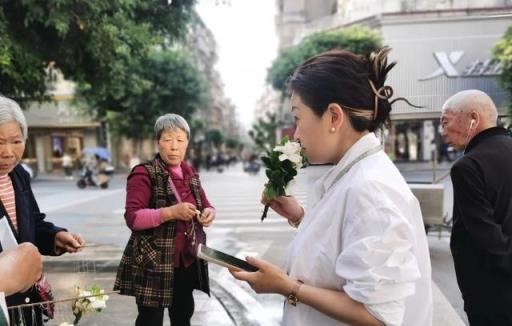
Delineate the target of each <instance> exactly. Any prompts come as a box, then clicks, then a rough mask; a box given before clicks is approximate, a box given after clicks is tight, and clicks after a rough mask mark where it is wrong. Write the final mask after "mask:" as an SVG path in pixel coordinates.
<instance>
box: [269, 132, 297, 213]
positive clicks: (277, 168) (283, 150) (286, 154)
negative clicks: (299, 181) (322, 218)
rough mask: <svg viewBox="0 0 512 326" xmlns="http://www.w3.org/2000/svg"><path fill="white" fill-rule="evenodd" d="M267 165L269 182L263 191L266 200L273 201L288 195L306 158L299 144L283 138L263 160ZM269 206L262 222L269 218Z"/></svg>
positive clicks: (286, 137)
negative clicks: (288, 187) (287, 192)
mask: <svg viewBox="0 0 512 326" xmlns="http://www.w3.org/2000/svg"><path fill="white" fill-rule="evenodd" d="M261 160H262V161H263V164H265V167H266V170H265V173H266V175H267V178H268V182H267V183H266V185H265V190H264V191H263V197H264V198H265V199H266V200H272V199H275V198H277V197H279V196H285V195H286V187H287V186H288V184H289V183H290V181H292V180H293V179H294V178H295V176H296V175H297V171H298V170H299V169H300V168H301V167H302V166H303V165H304V164H305V163H306V157H305V156H304V153H303V152H302V148H301V146H300V144H299V143H298V142H294V141H290V140H289V139H288V136H285V137H283V139H281V142H280V143H279V144H278V145H277V146H276V147H274V149H273V150H269V151H268V152H267V154H266V156H263V157H262V158H261ZM268 208H269V205H265V209H264V210H263V214H262V216H261V221H263V220H264V219H265V218H266V217H267V212H268Z"/></svg>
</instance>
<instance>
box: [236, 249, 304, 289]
mask: <svg viewBox="0 0 512 326" xmlns="http://www.w3.org/2000/svg"><path fill="white" fill-rule="evenodd" d="M246 260H247V262H248V263H249V264H251V265H253V266H255V267H256V268H258V269H259V271H257V272H254V273H251V272H245V271H234V270H230V273H231V274H232V275H233V276H234V277H235V278H236V279H238V280H241V281H246V282H247V283H249V285H250V286H251V287H252V289H253V290H254V291H256V292H257V293H278V294H282V295H285V296H286V295H288V294H290V293H291V291H292V289H293V287H294V286H295V283H296V282H295V281H294V280H293V279H292V278H290V277H289V276H288V275H286V273H285V272H283V271H282V270H281V269H280V268H279V267H277V266H275V265H272V264H270V263H268V262H266V261H264V260H261V259H257V258H254V257H247V258H246Z"/></svg>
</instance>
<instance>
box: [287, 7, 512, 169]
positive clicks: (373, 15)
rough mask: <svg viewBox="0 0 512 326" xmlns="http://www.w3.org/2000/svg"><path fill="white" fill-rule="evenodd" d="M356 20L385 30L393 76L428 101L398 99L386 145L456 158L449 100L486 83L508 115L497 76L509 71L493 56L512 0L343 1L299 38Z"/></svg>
mask: <svg viewBox="0 0 512 326" xmlns="http://www.w3.org/2000/svg"><path fill="white" fill-rule="evenodd" d="M305 8H306V7H305ZM305 8H304V10H305ZM354 24H362V25H366V26H369V27H371V28H374V29H376V30H378V31H379V32H380V33H381V35H382V38H383V43H384V44H385V45H389V46H390V47H391V48H392V49H393V50H392V52H391V53H390V59H391V60H393V61H397V63H398V64H397V66H396V67H395V68H394V69H393V71H392V73H391V74H390V77H389V79H388V81H387V83H388V84H389V85H392V87H393V89H394V94H395V96H400V97H405V98H407V99H408V100H409V101H410V102H412V103H414V104H416V105H421V106H423V107H424V108H422V109H417V108H414V107H410V106H408V105H407V104H405V103H403V102H397V103H396V104H395V105H394V106H393V111H392V114H391V119H392V128H391V130H388V131H386V149H387V151H388V153H389V154H390V155H391V156H392V157H394V158H395V159H397V160H408V161H429V160H432V159H434V158H435V157H437V158H440V157H442V158H443V159H444V158H450V157H449V156H448V155H447V151H448V149H449V148H448V145H447V144H445V143H444V142H443V140H442V137H441V135H440V129H439V117H440V114H441V108H442V105H443V103H444V101H445V100H446V99H447V98H448V97H450V96H451V95H453V94H454V93H456V92H458V91H461V90H465V89H479V90H482V91H484V92H486V93H488V94H489V95H490V96H491V97H492V99H493V100H494V102H495V103H496V105H497V107H498V110H499V114H500V116H501V117H504V116H505V115H506V103H507V100H508V97H507V94H506V93H505V92H504V91H503V89H501V88H500V86H499V84H498V81H497V76H498V75H499V74H500V72H501V70H500V66H499V64H498V63H497V62H495V61H493V60H492V48H493V46H494V44H496V42H498V40H499V39H501V38H502V37H503V35H504V33H505V31H506V30H507V28H508V27H509V26H511V24H512V1H508V0H488V1H485V0H475V1H471V0H464V1H459V0H450V1H448V0H432V1H426V0H425V1H424V0H416V1H412V0H409V1H398V0H395V1H393V0H386V1H383V0H357V1H355V0H340V1H338V2H337V5H336V12H335V13H334V14H332V15H326V16H324V17H321V18H318V19H317V20H311V21H308V22H307V23H305V24H304V25H303V26H302V27H301V28H300V29H297V33H295V38H294V40H293V42H292V44H291V45H294V44H298V43H299V42H300V41H301V40H302V39H304V38H305V37H307V36H308V35H310V34H311V33H314V32H318V31H324V30H336V29H342V28H345V27H347V26H350V25H354ZM285 41H287V40H285Z"/></svg>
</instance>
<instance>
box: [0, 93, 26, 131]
mask: <svg viewBox="0 0 512 326" xmlns="http://www.w3.org/2000/svg"><path fill="white" fill-rule="evenodd" d="M9 122H17V123H18V124H19V125H20V129H21V134H22V135H23V139H24V140H27V137H28V131H27V129H28V128H27V120H26V119H25V115H24V114H23V111H21V108H20V106H19V105H18V103H16V102H15V101H13V100H11V99H10V98H7V97H4V96H1V95H0V125H3V124H4V123H9Z"/></svg>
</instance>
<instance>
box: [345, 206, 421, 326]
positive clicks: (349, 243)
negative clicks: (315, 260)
mask: <svg viewBox="0 0 512 326" xmlns="http://www.w3.org/2000/svg"><path fill="white" fill-rule="evenodd" d="M363 201H366V199H363ZM369 204H370V203H368V202H366V203H365V205H363V206H362V207H361V206H359V207H358V209H357V210H356V211H354V212H353V214H350V213H349V215H347V216H346V220H345V226H344V230H343V241H342V242H343V243H342V246H343V247H342V251H341V254H340V255H339V256H338V258H337V261H336V273H337V275H338V276H340V277H342V278H343V279H345V280H346V284H345V285H344V287H343V289H344V291H345V292H346V293H347V295H348V296H350V297H351V298H352V299H354V300H355V301H358V302H361V303H362V304H364V305H365V307H366V308H367V310H368V311H369V312H370V313H371V314H372V315H373V316H375V317H376V318H377V319H379V320H380V321H382V322H384V323H385V324H386V325H393V326H394V325H401V324H402V321H403V317H404V313H405V299H406V298H407V297H409V296H411V295H412V294H414V291H415V282H416V280H418V279H419V278H420V271H419V267H418V262H417V259H416V257H415V255H414V253H413V244H414V243H415V237H414V233H413V230H412V226H411V225H410V224H409V223H408V222H407V220H406V219H405V217H404V216H402V215H401V213H400V211H399V210H398V209H397V208H396V207H393V205H389V202H388V203H386V202H384V203H383V202H379V203H375V202H373V203H371V204H372V205H369ZM384 204H385V205H384ZM375 205H377V206H375Z"/></svg>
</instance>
